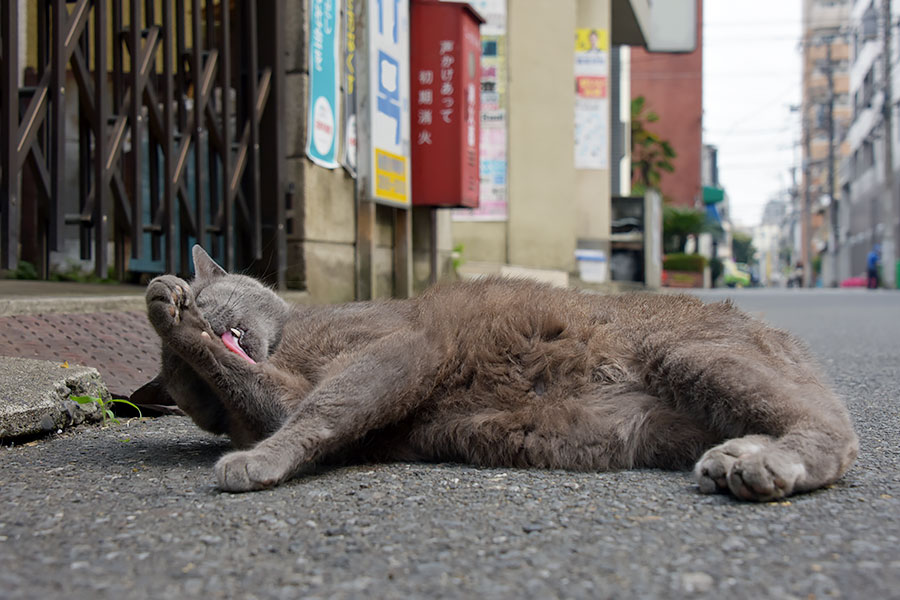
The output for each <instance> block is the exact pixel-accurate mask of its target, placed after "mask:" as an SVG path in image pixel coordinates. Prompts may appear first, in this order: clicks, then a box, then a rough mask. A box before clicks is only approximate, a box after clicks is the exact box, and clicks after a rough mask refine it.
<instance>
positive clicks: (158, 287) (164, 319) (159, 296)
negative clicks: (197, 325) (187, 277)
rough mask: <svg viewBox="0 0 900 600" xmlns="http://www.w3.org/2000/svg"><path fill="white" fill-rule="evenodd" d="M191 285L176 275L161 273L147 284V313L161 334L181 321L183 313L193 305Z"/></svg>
mask: <svg viewBox="0 0 900 600" xmlns="http://www.w3.org/2000/svg"><path fill="white" fill-rule="evenodd" d="M192 299H193V293H192V292H191V288H190V286H189V285H188V284H187V283H186V282H185V281H184V280H183V279H181V278H179V277H175V276H174V275H161V276H159V277H156V278H155V279H153V280H152V281H151V282H150V284H149V285H148V286H147V315H148V317H149V318H150V323H151V324H152V325H153V327H154V328H155V329H156V331H157V332H158V333H159V334H163V333H165V332H167V331H169V330H170V329H171V328H172V327H173V326H174V325H177V324H178V323H180V322H181V319H182V313H183V311H184V310H186V309H187V308H188V307H189V306H191V305H192Z"/></svg>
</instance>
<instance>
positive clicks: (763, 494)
mask: <svg viewBox="0 0 900 600" xmlns="http://www.w3.org/2000/svg"><path fill="white" fill-rule="evenodd" d="M805 473H806V469H805V467H804V466H803V464H802V463H800V462H799V461H797V460H793V459H792V458H791V457H790V456H788V455H786V454H785V453H784V452H782V451H780V450H779V449H778V448H777V447H776V446H775V445H774V444H773V443H772V440H770V439H766V438H765V437H764V436H754V437H746V438H737V439H733V440H728V441H727V442H725V443H724V444H720V445H718V446H716V447H715V448H712V449H710V450H708V451H707V452H706V453H705V454H704V455H703V456H702V457H700V460H699V461H697V466H696V467H694V477H695V478H696V479H697V484H698V485H699V487H700V491H701V492H703V493H704V494H711V493H713V492H731V493H732V494H734V495H735V496H737V497H738V498H740V499H742V500H756V501H759V502H767V501H770V500H777V499H779V498H784V497H785V496H789V495H790V494H792V493H793V492H794V489H795V486H796V484H797V481H798V479H800V478H801V477H802V476H803V475H804V474H805Z"/></svg>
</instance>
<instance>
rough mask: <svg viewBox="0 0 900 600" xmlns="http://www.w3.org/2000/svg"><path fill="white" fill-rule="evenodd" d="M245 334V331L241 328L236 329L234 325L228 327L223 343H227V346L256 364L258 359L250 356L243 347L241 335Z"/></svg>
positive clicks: (223, 335) (223, 336)
mask: <svg viewBox="0 0 900 600" xmlns="http://www.w3.org/2000/svg"><path fill="white" fill-rule="evenodd" d="M243 335H244V332H243V331H241V330H240V329H236V328H234V327H232V328H231V329H226V330H225V333H223V334H222V343H223V344H225V347H226V348H228V349H229V350H231V351H232V352H234V353H235V354H237V355H238V356H240V357H241V358H243V359H244V360H246V361H247V362H249V363H250V364H254V365H255V364H256V361H255V360H253V359H252V358H250V355H249V354H247V353H246V352H245V351H244V349H243V348H242V347H241V337H242V336H243Z"/></svg>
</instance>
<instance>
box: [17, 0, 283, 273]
mask: <svg viewBox="0 0 900 600" xmlns="http://www.w3.org/2000/svg"><path fill="white" fill-rule="evenodd" d="M21 6H22V5H21V3H19V2H17V0H4V1H3V2H0V38H2V41H0V51H2V59H0V77H2V93H0V102H2V107H0V108H2V110H0V118H2V121H0V169H2V183H0V241H2V248H0V268H4V269H14V268H15V267H16V265H17V263H18V261H19V260H20V259H27V260H30V261H32V262H35V263H36V264H37V265H38V267H39V272H40V273H41V274H43V275H45V276H46V274H47V266H48V257H49V252H50V251H51V250H57V249H59V248H60V247H61V245H62V243H63V240H64V239H67V238H77V243H78V246H79V252H80V255H81V258H82V259H90V260H92V261H93V265H94V269H95V271H96V273H97V274H98V275H100V276H105V275H106V274H107V272H108V269H109V266H110V264H112V265H114V267H115V273H116V276H117V277H118V278H120V279H122V278H124V276H125V274H126V270H127V271H132V272H134V271H137V272H149V273H154V272H163V271H167V272H180V273H187V272H188V268H189V267H188V261H189V252H188V250H189V246H190V244H192V243H194V242H200V243H202V244H203V245H204V246H206V247H207V248H208V249H209V250H210V251H211V253H212V254H213V255H214V256H216V257H217V258H218V259H219V260H221V261H222V262H223V264H224V265H225V266H227V268H229V269H234V268H243V269H249V270H251V271H254V272H255V273H256V274H258V275H260V276H263V277H265V278H267V279H268V280H270V281H271V282H272V283H275V284H278V285H283V282H284V275H283V273H284V262H285V261H284V256H285V251H284V248H285V243H284V228H283V226H282V224H283V223H284V210H285V209H284V200H285V186H284V180H283V173H284V169H283V167H282V165H283V158H284V157H283V154H284V150H283V148H284V142H283V139H282V136H283V133H282V127H283V119H282V113H283V101H282V100H281V95H282V94H283V91H282V90H283V85H282V82H283V68H282V64H281V61H282V58H281V55H282V53H281V46H282V43H283V37H284V36H283V32H282V28H283V21H284V19H283V0H274V1H269V0H266V1H259V2H257V1H256V0H78V1H68V2H67V1H64V0H36V9H35V10H36V19H34V20H35V21H36V27H30V28H27V31H26V32H25V35H26V36H33V37H32V39H30V40H28V43H29V44H31V45H32V47H33V46H34V45H35V42H36V52H33V53H32V54H33V55H36V65H33V66H32V67H31V68H30V69H29V70H28V72H27V73H25V76H24V79H25V80H26V81H25V82H24V83H22V82H20V65H21V64H23V61H22V58H23V57H21V56H20V55H19V38H20V36H21V34H22V30H21V27H20V23H21V21H20V15H19V12H18V11H19V10H20V8H21ZM26 84H27V85H26ZM73 85H74V87H75V88H76V89H72V86H73ZM67 111H68V112H67ZM67 122H70V123H69V124H67ZM71 122H74V123H77V125H76V126H75V127H72V126H71ZM67 128H69V129H73V130H72V131H67ZM74 140H77V144H76V143H75V141H74ZM73 226H74V227H73ZM76 228H77V229H76ZM76 231H77V233H76ZM110 244H111V245H112V248H113V249H114V256H112V257H110V256H109V252H108V251H107V248H108V247H109V246H110ZM20 250H21V254H20Z"/></svg>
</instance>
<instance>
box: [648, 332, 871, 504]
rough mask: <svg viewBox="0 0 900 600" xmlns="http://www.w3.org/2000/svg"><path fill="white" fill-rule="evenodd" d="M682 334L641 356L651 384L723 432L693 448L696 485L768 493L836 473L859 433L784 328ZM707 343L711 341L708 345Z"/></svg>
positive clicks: (807, 486) (752, 496)
mask: <svg viewBox="0 0 900 600" xmlns="http://www.w3.org/2000/svg"><path fill="white" fill-rule="evenodd" d="M759 328H760V329H759V330H758V332H759V335H747V336H745V337H744V338H742V339H738V340H735V339H722V340H721V341H717V342H718V343H716V344H710V341H709V340H705V341H704V340H694V341H684V340H682V341H680V342H678V343H677V344H674V345H671V346H668V347H664V348H663V351H661V352H660V353H658V354H656V355H655V356H653V355H650V356H648V357H647V364H648V365H650V371H648V373H647V377H646V381H647V384H648V387H650V388H651V389H655V390H658V391H659V393H660V394H666V395H667V396H668V397H669V400H670V402H672V404H673V405H674V406H675V407H676V408H678V410H680V411H683V412H684V413H685V414H688V415H693V418H695V419H697V420H699V421H700V422H702V423H705V424H706V426H708V427H709V428H710V429H711V430H713V431H715V432H717V434H718V435H719V436H720V437H721V438H725V439H726V441H725V442H723V443H721V444H719V445H717V446H715V447H713V448H711V449H709V450H708V451H707V452H705V453H704V454H703V456H701V457H700V460H699V461H698V462H697V464H696V466H695V468H694V475H695V477H696V480H697V482H698V485H699V487H700V491H701V492H704V493H711V492H716V491H722V492H730V493H732V494H734V495H735V496H737V497H738V498H741V499H744V500H756V501H768V500H776V499H779V498H783V497H786V496H789V495H791V494H794V493H798V492H807V491H811V490H815V489H818V488H821V487H824V486H826V485H829V484H831V483H833V482H835V481H836V480H837V479H838V478H839V477H840V476H841V475H843V474H844V472H845V471H846V470H847V469H848V468H849V466H850V465H851V464H852V463H853V461H854V459H855V458H856V454H857V449H858V441H857V437H856V434H855V433H854V431H853V426H852V424H851V422H850V417H849V415H848V413H847V409H846V407H845V406H844V404H843V402H842V401H841V400H840V399H839V398H838V397H837V396H836V395H835V394H834V393H833V392H832V391H831V390H830V389H829V388H828V387H827V386H826V385H825V384H823V383H822V382H821V380H820V378H819V375H818V373H817V370H816V368H815V367H814V365H813V363H812V361H811V359H810V358H809V357H808V356H807V355H806V352H805V351H804V350H803V349H802V348H801V347H800V346H799V345H798V344H797V343H796V342H795V341H794V340H793V339H792V338H790V336H788V335H787V334H784V333H782V332H777V331H775V330H771V329H767V328H765V329H763V328H762V326H761V325H759ZM711 349H712V350H714V351H711Z"/></svg>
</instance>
